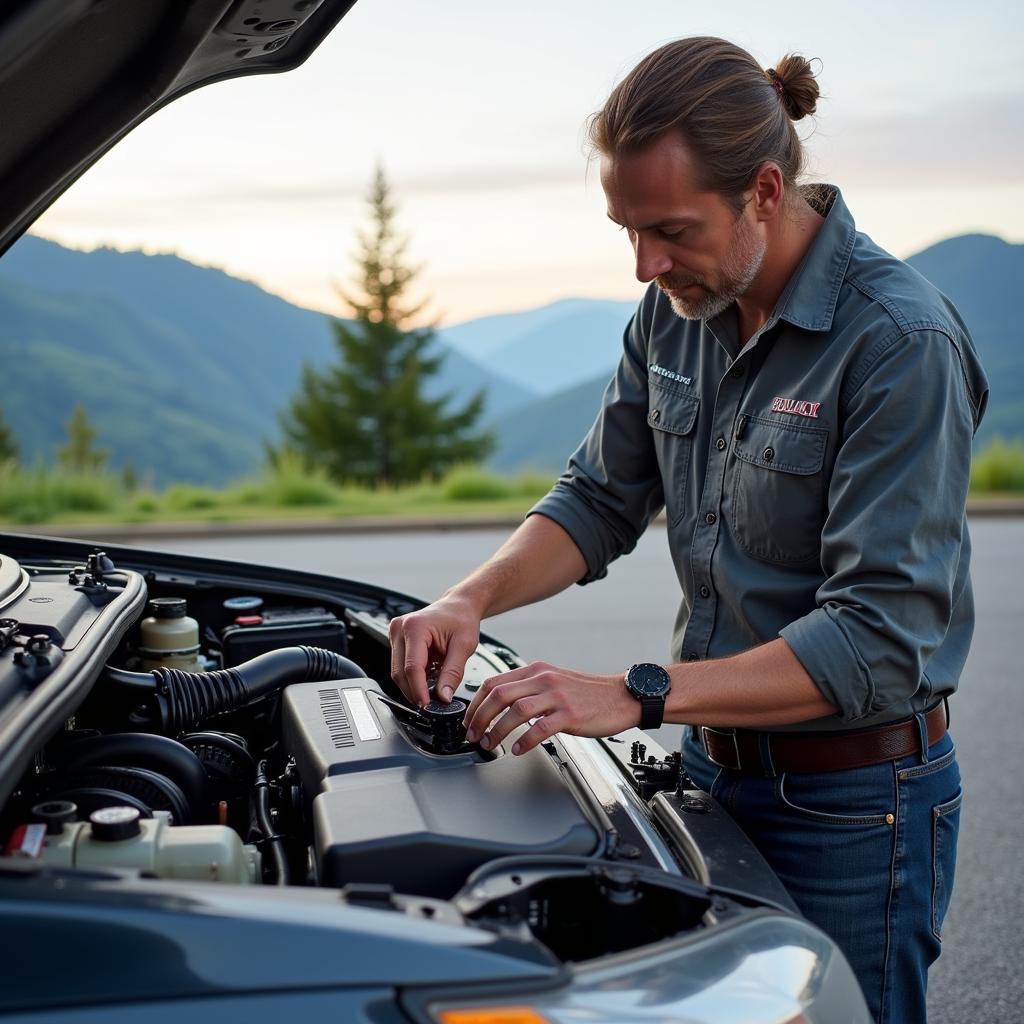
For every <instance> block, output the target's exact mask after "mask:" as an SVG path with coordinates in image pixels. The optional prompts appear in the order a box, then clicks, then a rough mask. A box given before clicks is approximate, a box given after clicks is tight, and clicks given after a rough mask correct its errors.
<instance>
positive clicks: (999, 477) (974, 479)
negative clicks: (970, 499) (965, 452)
mask: <svg viewBox="0 0 1024 1024" xmlns="http://www.w3.org/2000/svg"><path fill="white" fill-rule="evenodd" d="M971 493H972V494H1024V441H1005V440H1003V438H1001V437H999V438H996V439H995V440H994V441H992V442H991V443H990V444H989V445H988V447H987V448H985V450H984V451H982V452H980V453H979V454H978V455H976V456H975V458H974V462H973V463H972V464H971Z"/></svg>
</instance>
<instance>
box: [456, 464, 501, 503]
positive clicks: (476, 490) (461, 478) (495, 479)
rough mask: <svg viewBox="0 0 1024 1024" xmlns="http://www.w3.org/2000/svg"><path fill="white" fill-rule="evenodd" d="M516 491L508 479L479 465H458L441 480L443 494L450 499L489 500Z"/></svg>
mask: <svg viewBox="0 0 1024 1024" xmlns="http://www.w3.org/2000/svg"><path fill="white" fill-rule="evenodd" d="M515 493H516V489H515V487H514V485H513V484H512V483H510V482H509V481H508V480H505V479H504V478H502V477H500V476H497V475H495V474H494V473H489V472H488V471H487V470H484V469H480V468H479V467H478V466H457V467H456V468H455V469H452V470H450V471H449V472H448V473H446V474H445V476H444V477H443V478H442V480H441V494H442V496H443V497H445V498H447V499H448V500H449V501H487V500H490V499H494V498H511V497H513V496H514V495H515Z"/></svg>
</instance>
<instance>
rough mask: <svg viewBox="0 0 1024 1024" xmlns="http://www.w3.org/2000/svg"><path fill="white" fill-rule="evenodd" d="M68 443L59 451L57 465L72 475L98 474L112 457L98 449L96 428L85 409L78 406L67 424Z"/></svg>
mask: <svg viewBox="0 0 1024 1024" xmlns="http://www.w3.org/2000/svg"><path fill="white" fill-rule="evenodd" d="M65 429H66V430H67V432H68V443H67V444H66V445H63V446H62V447H61V448H58V449H57V465H58V466H60V468H61V469H66V470H68V471H70V472H72V473H96V472H98V471H99V470H101V469H102V468H103V467H104V466H105V465H106V462H107V459H108V458H109V457H110V452H108V451H105V450H104V449H102V448H97V447H96V428H95V427H94V426H93V425H92V424H91V423H90V422H89V417H88V416H87V415H86V412H85V407H84V406H83V405H81V404H79V405H76V406H75V409H74V411H73V412H72V413H71V419H69V420H68V422H67V423H66V424H65Z"/></svg>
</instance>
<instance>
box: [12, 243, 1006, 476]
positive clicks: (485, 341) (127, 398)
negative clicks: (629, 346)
mask: <svg viewBox="0 0 1024 1024" xmlns="http://www.w3.org/2000/svg"><path fill="white" fill-rule="evenodd" d="M908 262H909V263H910V264H911V265H912V266H914V267H915V268H916V269H917V270H919V271H920V272H921V273H922V274H924V275H925V276H926V277H928V278H929V279H930V280H931V281H932V282H933V283H934V284H935V285H936V286H937V287H939V288H940V289H941V290H942V291H943V292H945V293H946V294H947V295H949V296H950V297H951V298H952V299H953V300H954V302H955V303H956V304H957V306H958V308H959V309H960V311H961V313H962V314H963V316H964V319H965V320H966V321H967V324H968V326H969V327H970V328H971V331H972V334H973V336H974V339H975V342H976V343H977V346H978V349H979V352H980V353H981V357H982V361H983V363H984V365H985V367H986V369H987V371H988V373H989V377H990V379H991V382H992V399H991V403H990V408H989V412H988V415H987V417H986V421H985V423H984V424H983V427H982V431H981V432H980V434H979V440H980V441H982V442H983V441H984V440H986V439H988V438H990V437H992V436H995V435H996V434H1001V435H1004V436H1024V347H1022V346H1021V344H1020V338H1019V335H1020V328H1019V327H1018V325H1017V318H1016V317H1015V316H1014V317H1011V310H1010V303H1011V299H1012V296H1013V295H1014V293H1015V287H1016V286H1017V285H1018V283H1019V282H1020V281H1022V280H1024V246H1022V245H1011V244H1009V243H1007V242H1005V241H1002V240H1001V239H998V238H995V237H992V236H987V235H965V236H961V237H958V238H952V239H947V240H946V241H944V242H940V243H939V244H937V245H934V246H932V247H930V248H929V249H926V250H925V251H924V252H922V253H919V254H917V255H916V256H913V257H911V258H910V260H909V261H908ZM633 308H634V304H633V303H632V302H619V301H613V300H595V299H564V300H561V301H559V302H554V303H551V304H549V305H546V306H543V307H541V308H539V309H531V310H524V311H519V312H513V313H507V314H500V315H495V316H488V317H483V318H480V319H476V320H472V321H469V322H467V323H462V324H458V325H456V326H453V327H448V328H445V329H443V330H442V331H440V332H439V335H438V338H437V341H436V344H437V345H438V346H439V347H440V348H441V349H442V350H444V351H445V352H446V353H447V356H446V359H445V361H444V369H443V372H442V373H441V374H440V375H439V376H438V378H436V379H435V380H434V382H433V385H432V387H433V389H434V392H435V393H436V394H441V393H451V394H452V395H454V396H456V398H463V397H465V396H468V395H469V394H470V393H472V392H474V391H476V390H478V389H481V388H483V389H484V390H485V391H486V394H487V420H488V423H489V424H490V425H492V426H493V427H494V429H495V431H496V433H497V435H498V440H499V447H498V450H497V452H496V453H495V455H494V457H493V464H494V466H495V467H496V468H499V469H502V470H516V469H522V468H535V469H540V470H544V471H552V472H556V471H557V470H559V469H560V468H561V467H562V466H563V465H564V462H565V459H566V457H567V456H568V454H569V453H570V452H571V451H572V450H573V448H574V447H575V445H576V444H577V443H578V441H579V439H580V438H581V437H582V435H583V433H584V432H585V431H586V429H587V427H588V426H589V425H590V422H591V421H592V419H593V416H594V413H595V411H596V409H597V407H598V405H599V403H600V399H601V393H602V391H603V389H604V387H605V385H606V383H607V381H608V378H609V377H610V375H611V373H612V371H613V369H614V366H615V363H616V362H617V359H618V354H619V351H620V348H621V337H622V332H623V329H624V327H625V325H626V323H627V322H628V320H629V317H630V315H631V313H632V310H633ZM333 358H334V352H333V343H332V332H331V319H330V318H329V317H328V316H326V315H325V314H322V313H318V312H314V311H311V310H308V309H302V308H300V307H297V306H294V305H292V304H290V303H288V302H286V301H285V300H284V299H281V298H279V297H278V296H276V295H273V294H271V293H270V292H268V291H266V290H264V289H262V288H260V287H258V286H257V285H255V284H253V283H251V282H248V281H243V280H240V279H238V278H234V277H231V276H230V275H228V274H226V273H224V272H223V271H220V270H217V269H213V268H208V267H199V266H196V265H195V264H192V263H190V262H188V261H186V260H183V259H181V258H179V257H177V256H170V255H147V254H144V253H141V252H119V251H117V250H114V249H108V248H101V249H96V250H93V251H92V252H82V251H79V250H74V249H68V248H65V247H63V246H61V245H58V244H57V243H55V242H52V241H47V240H45V239H42V238H37V237H35V236H25V237H24V238H22V239H21V241H19V242H18V243H17V245H15V246H14V247H13V248H12V249H11V250H10V252H8V253H7V255H5V256H4V258H3V259H2V260H0V359H2V360H3V365H4V367H5V370H6V372H5V374H4V380H5V384H6V387H5V388H4V391H3V393H2V395H0V409H2V410H3V412H4V415H5V417H6V418H7V420H8V422H9V423H10V424H11V426H12V429H13V432H14V434H15V435H16V437H17V438H18V439H19V441H20V443H21V446H22V453H23V456H24V457H25V459H26V461H32V460H33V459H35V458H37V457H38V458H42V459H44V460H46V461H50V460H52V457H53V453H54V451H55V448H56V446H57V445H58V444H60V443H62V441H63V439H64V436H65V430H64V424H65V423H66V421H67V419H68V417H69V416H70V413H71V410H72V408H73V407H74V405H75V403H76V402H81V403H82V404H83V405H84V406H85V407H86V409H87V411H88V414H89V417H90V419H91V420H92V422H93V423H94V424H95V425H96V426H97V427H98V429H99V443H100V444H101V445H103V446H104V447H106V448H108V449H109V450H110V451H111V455H112V459H111V461H112V464H113V465H115V466H119V465H123V464H125V463H131V464H132V465H133V466H134V467H135V468H136V470H138V471H139V472H141V473H142V475H143V477H144V478H145V477H146V476H147V475H148V477H149V479H151V480H152V481H153V482H154V483H156V484H158V485H160V484H165V483H168V482H171V481H177V480H187V481H192V482H199V483H213V484H219V483H223V482H225V481H226V480H228V479H231V478H234V477H237V476H240V475H243V474H245V473H247V472H250V471H251V470H253V469H255V468H257V467H258V465H259V464H260V461H261V459H262V447H263V441H264V439H266V440H270V441H273V440H275V439H276V437H277V417H276V413H277V411H278V410H280V409H281V408H283V407H284V405H285V404H286V403H287V401H288V399H289V397H290V395H291V394H292V392H293V390H294V388H295V386H296V383H297V381H298V379H299V374H300V372H301V367H302V365H303V363H304V362H307V361H308V362H310V363H312V364H313V365H323V364H324V363H326V362H327V361H329V360H331V359H333Z"/></svg>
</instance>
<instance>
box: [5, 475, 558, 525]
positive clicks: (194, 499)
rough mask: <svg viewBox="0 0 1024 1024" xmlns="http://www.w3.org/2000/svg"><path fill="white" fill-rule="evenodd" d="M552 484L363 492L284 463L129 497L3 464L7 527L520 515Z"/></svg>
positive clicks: (455, 483)
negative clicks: (225, 481)
mask: <svg viewBox="0 0 1024 1024" xmlns="http://www.w3.org/2000/svg"><path fill="white" fill-rule="evenodd" d="M551 483H552V477H548V476H544V475H542V474H524V475H520V476H516V477H503V476H500V475H497V474H495V473H492V472H490V471H488V470H484V469H481V468H479V467H474V466H458V467H456V468H454V469H452V470H451V471H450V472H449V473H447V474H446V475H445V476H444V477H442V478H441V479H439V480H424V481H421V482H420V483H416V484H409V485H407V486H402V487H360V486H356V485H353V484H338V483H335V482H333V481H331V480H329V479H328V478H327V477H326V475H325V474H323V473H322V472H320V471H317V470H312V471H307V470H305V469H304V468H303V467H302V466H301V465H300V464H298V463H297V462H295V461H294V460H288V459H282V460H280V461H279V464H278V465H277V466H276V467H275V468H274V469H267V470H265V471H264V472H263V473H262V474H260V475H257V476H252V477H249V478H247V479H244V480H239V481H236V482H234V483H231V484H229V485H228V486H226V487H225V488H223V489H222V490H218V489H215V488H211V487H200V486H196V485H194V484H174V485H172V486H170V487H168V488H166V489H165V490H163V491H153V490H134V491H129V490H126V489H125V487H124V484H123V481H122V480H121V479H120V477H119V476H118V475H117V474H113V473H110V474H96V475H92V476H88V477H86V476H75V475H73V474H68V473H65V472H61V471H58V470H53V469H47V468H46V467H43V466H36V467H34V468H32V469H25V468H22V467H18V466H16V465H14V464H12V463H5V464H0V524H3V523H6V524H9V525H25V524H36V523H47V522H60V523H65V524H69V525H70V524H86V523H114V522H122V523H150V522H152V523H158V522H229V521H245V520H260V519H308V518H350V517H372V518H377V517H392V516H397V517H401V516H404V517H407V518H408V517H414V516H451V517H454V518H458V517H459V516H475V515H486V516H495V517H499V516H518V515H522V514H523V513H525V512H526V510H527V509H528V508H529V507H530V506H531V505H532V504H533V503H534V502H535V501H536V500H537V499H538V498H540V497H541V496H542V495H543V494H545V493H546V492H547V490H548V488H549V487H550V486H551Z"/></svg>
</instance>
